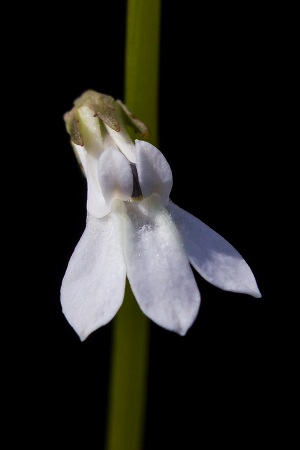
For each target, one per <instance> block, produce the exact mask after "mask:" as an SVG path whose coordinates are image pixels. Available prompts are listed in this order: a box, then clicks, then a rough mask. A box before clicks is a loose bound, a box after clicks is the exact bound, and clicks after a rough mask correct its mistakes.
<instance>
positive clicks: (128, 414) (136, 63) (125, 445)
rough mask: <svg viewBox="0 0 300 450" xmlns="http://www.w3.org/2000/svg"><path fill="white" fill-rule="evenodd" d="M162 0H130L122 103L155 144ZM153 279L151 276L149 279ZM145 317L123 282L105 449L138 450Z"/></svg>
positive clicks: (143, 412) (115, 330)
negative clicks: (147, 130) (146, 127)
mask: <svg viewBox="0 0 300 450" xmlns="http://www.w3.org/2000/svg"><path fill="white" fill-rule="evenodd" d="M160 8H161V5H160V0H128V1H127V23H126V53H125V103H126V105H127V106H128V108H129V109H130V110H131V111H132V113H133V114H134V115H135V116H136V117H137V118H138V119H139V120H141V121H142V122H144V123H145V124H146V125H147V126H148V128H149V130H150V139H149V140H150V141H151V142H152V143H153V144H154V145H158V92H159V91H158V83H159V42H160ZM153 282H155V280H153ZM148 355H149V321H148V318H147V317H146V316H144V314H143V313H142V311H141V310H140V308H139V307H138V305H137V302H136V300H135V298H134V295H133V293H132V291H131V288H130V285H129V283H128V281H127V283H126V291H125V296H124V302H123V305H122V307H121V308H120V310H119V312H118V314H117V316H116V318H115V319H114V328H113V343H112V365H111V378H110V383H111V385H110V392H109V399H108V400H109V404H108V428H107V443H106V444H107V446H106V450H141V449H142V448H143V437H144V428H145V417H146V402H147V371H148Z"/></svg>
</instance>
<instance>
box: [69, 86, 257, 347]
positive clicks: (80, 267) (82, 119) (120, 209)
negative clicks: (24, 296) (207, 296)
mask: <svg viewBox="0 0 300 450" xmlns="http://www.w3.org/2000/svg"><path fill="white" fill-rule="evenodd" d="M103 103H104V107H103ZM103 111H104V112H105V114H106V115H105V114H104V113H103ZM124 114H125V115H127V116H128V115H129V114H130V113H129V112H128V110H127V109H126V108H125V107H124V105H122V104H121V103H120V102H114V101H113V99H111V97H108V96H103V95H102V94H97V93H95V92H93V91H89V92H88V93H85V94H84V95H83V96H82V97H81V98H80V99H79V100H77V101H76V102H75V107H74V108H73V110H72V111H71V112H70V113H68V114H67V115H66V116H65V119H66V123H67V128H68V131H69V132H70V134H71V138H72V140H73V147H74V150H75V153H76V155H77V157H78V160H79V162H80V165H81V167H82V169H83V171H84V173H85V175H86V178H87V188H88V198H87V221H86V228H85V231H84V233H83V235H82V237H81V239H80V241H79V243H78V244H77V246H76V248H75V251H74V253H73V255H72V256H71V259H70V261H69V264H68V267H67V270H66V273H65V276H64V278H63V282H62V286H61V303H62V308H63V313H64V314H65V316H66V318H67V320H68V321H69V323H70V324H71V326H72V327H73V328H74V329H75V331H76V332H77V334H78V335H79V337H80V338H81V340H84V339H85V338H86V337H87V336H88V335H89V334H90V333H92V332H93V331H95V330H96V329H97V328H99V327H101V326H103V325H105V324H107V323H108V322H109V321H110V320H111V319H112V318H113V317H114V316H115V314H116V313H117V311H118V309H119V308H120V306H121V305H122V302H123V297H124V291H125V282H126V276H127V277H128V280H129V283H130V286H131V289H132V291H133V294H134V295H135V298H136V301H137V302H138V304H139V306H140V308H141V310H142V311H143V312H144V313H145V314H146V315H147V316H148V317H149V318H150V319H152V320H153V321H154V322H155V323H157V324H158V325H160V326H162V327H164V328H166V329H168V330H171V331H174V332H177V333H179V334H180V335H184V334H185V333H186V332H187V330H188V329H189V328H190V326H191V325H192V324H193V322H194V320H195V318H196V316H197V314H198V310H199V306H200V293H199V289H198V286H197V284H196V281H195V278H194V275H193V271H192V268H191V265H192V266H193V267H194V268H195V269H196V271H197V272H199V274H200V275H201V276H202V277H203V278H205V280H207V281H209V282H210V283H212V284H213V285H215V286H217V287H219V288H221V289H224V290H228V291H232V292H238V293H245V294H248V295H251V296H254V297H257V298H258V297H261V294H260V291H259V289H258V287H257V283H256V281H255V278H254V275H253V273H252V271H251V269H250V267H249V266H248V264H247V263H246V262H245V260H244V259H243V258H242V256H241V255H240V254H239V253H238V252H237V250H236V249H235V248H234V247H233V246H232V245H231V244H229V243H228V242H227V241H226V240H225V239H224V238H223V237H221V236H220V235H219V234H218V233H216V232H215V231H213V230H212V229H211V228H209V227H208V226H207V225H205V224H204V223H203V222H201V221H200V220H199V219H197V218H196V217H194V216H192V215H191V214H189V213H188V212H186V211H184V210H183V209H181V208H180V207H179V206H177V205H176V204H174V203H173V202H172V201H171V200H170V198H169V195H170V192H171V189H172V182H173V179H172V172H171V169H170V166H169V164H168V162H167V161H166V159H165V158H164V156H163V155H162V153H161V152H160V151H159V150H158V149H157V148H155V147H154V146H153V145H151V144H150V143H148V142H145V141H143V140H135V142H133V141H132V139H131V138H130V137H129V134H128V133H127V131H126V128H125V125H124V119H123V116H124ZM129 117H130V119H131V121H132V123H133V122H134V123H133V125H134V126H136V127H138V128H140V129H142V124H141V123H139V122H138V121H137V120H136V119H134V118H133V117H132V116H129ZM112 125H113V126H114V128H115V129H113V128H112ZM142 131H145V129H143V130H142Z"/></svg>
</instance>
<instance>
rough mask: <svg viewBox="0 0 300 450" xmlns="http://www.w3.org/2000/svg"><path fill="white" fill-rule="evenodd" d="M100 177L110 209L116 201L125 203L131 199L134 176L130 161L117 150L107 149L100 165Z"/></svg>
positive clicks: (101, 157) (100, 159) (100, 160)
mask: <svg viewBox="0 0 300 450" xmlns="http://www.w3.org/2000/svg"><path fill="white" fill-rule="evenodd" d="M98 177H99V183H100V186H101V190H102V193H103V196H104V199H105V201H106V204H107V205H108V206H109V207H110V205H111V202H112V201H113V200H114V199H116V198H117V199H120V200H123V201H126V200H129V199H130V198H131V194H132V190H133V176H132V170H131V167H130V164H129V161H128V159H127V158H126V157H125V156H124V155H123V153H121V152H120V150H118V149H115V148H107V149H105V150H104V152H103V153H102V154H101V156H100V158H99V163H98Z"/></svg>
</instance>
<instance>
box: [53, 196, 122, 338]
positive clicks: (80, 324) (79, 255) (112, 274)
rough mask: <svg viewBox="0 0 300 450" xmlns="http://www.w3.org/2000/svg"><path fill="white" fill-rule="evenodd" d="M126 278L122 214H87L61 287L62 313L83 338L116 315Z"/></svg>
mask: <svg viewBox="0 0 300 450" xmlns="http://www.w3.org/2000/svg"><path fill="white" fill-rule="evenodd" d="M121 206H122V205H121ZM125 279H126V269H125V263H124V258H123V254H122V247H121V226H120V218H119V213H111V214H109V215H108V216H106V217H104V218H102V219H97V218H95V217H93V216H88V218H87V224H86V229H85V231H84V233H83V235H82V237H81V239H80V241H79V243H78V244H77V246H76V248H75V250H74V253H73V255H72V256H71V259H70V261H69V264H68V267H67V270H66V273H65V276H64V278H63V281H62V286H61V304H62V309H63V313H64V314H65V316H66V318H67V320H68V322H69V323H70V325H71V326H72V327H73V328H74V330H75V331H76V332H77V334H78V335H79V337H80V339H81V340H84V339H86V338H87V336H88V335H89V334H91V333H92V332H93V331H95V330H96V329H97V328H99V327H101V326H103V325H105V324H106V323H108V322H109V321H110V320H111V319H112V318H113V317H114V315H115V314H116V312H117V311H118V309H119V308H120V306H121V304H122V301H123V297H124V290H125Z"/></svg>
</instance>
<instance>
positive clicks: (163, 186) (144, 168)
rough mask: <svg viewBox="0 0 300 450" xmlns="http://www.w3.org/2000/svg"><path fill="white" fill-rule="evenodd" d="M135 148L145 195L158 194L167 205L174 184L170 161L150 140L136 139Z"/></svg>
mask: <svg viewBox="0 0 300 450" xmlns="http://www.w3.org/2000/svg"><path fill="white" fill-rule="evenodd" d="M135 148H136V161H137V162H136V167H137V171H138V175H139V182H140V186H141V189H142V193H143V196H144V197H149V195H151V194H153V193H155V194H158V195H160V197H161V199H162V203H163V204H164V205H165V204H166V203H167V202H168V199H169V195H170V192H171V189H172V186H173V176H172V171H171V168H170V166H169V163H168V161H167V160H166V158H165V157H164V156H163V154H162V153H161V152H160V151H159V150H158V149H157V148H156V147H154V146H153V145H151V144H149V142H145V141H139V140H138V139H136V141H135Z"/></svg>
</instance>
